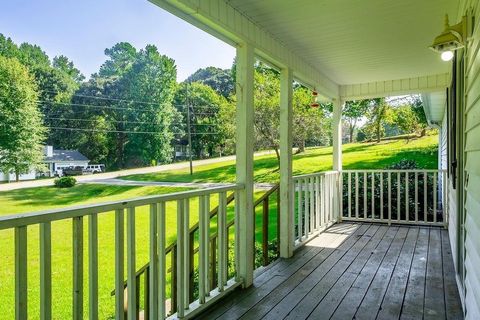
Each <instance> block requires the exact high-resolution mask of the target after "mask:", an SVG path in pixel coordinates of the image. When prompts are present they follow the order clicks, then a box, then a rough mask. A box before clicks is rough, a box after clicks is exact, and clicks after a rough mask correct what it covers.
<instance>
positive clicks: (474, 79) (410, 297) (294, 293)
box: [0, 0, 480, 320]
mask: <svg viewBox="0 0 480 320" xmlns="http://www.w3.org/2000/svg"><path fill="white" fill-rule="evenodd" d="M152 2H153V3H154V4H156V5H157V6H158V7H159V8H158V10H167V11H168V12H171V13H172V14H174V15H176V16H178V17H180V18H181V19H184V20H185V21H187V22H189V23H191V24H193V25H194V26H197V27H198V28H201V29H202V30H204V31H206V32H208V33H210V34H211V35H213V36H215V37H218V38H219V39H221V40H223V41H225V42H226V43H228V44H230V45H232V46H234V47H235V48H237V57H236V59H237V60H236V61H237V77H236V81H237V83H236V85H237V115H236V130H237V139H236V144H237V145H236V176H237V178H236V183H235V184H232V185H228V186H223V187H216V188H207V189H202V190H194V191H187V192H181V193H174V194H167V195H159V196H150V197H145V198H139V199H132V200H129V201H118V202H112V203H106V204H94V205H89V206H83V207H75V208H67V209H58V210H53V211H47V212H41V213H30V214H26V215H15V216H13V217H12V216H10V217H9V216H2V217H0V230H1V229H14V230H15V232H14V234H15V244H16V246H15V252H16V255H15V261H16V268H15V288H16V289H15V297H16V300H15V310H16V317H17V319H26V318H27V315H28V316H30V314H28V311H29V310H28V308H27V291H28V286H27V261H28V256H27V252H26V250H27V244H26V243H27V227H29V228H31V227H32V226H35V227H36V226H38V227H39V229H40V238H39V242H40V273H41V281H40V283H38V284H31V283H29V285H35V286H39V288H40V297H41V299H40V301H41V306H40V316H41V317H42V318H43V319H49V318H50V317H51V311H52V292H51V290H52V285H51V281H52V280H51V279H52V276H51V275H52V267H53V266H52V264H51V259H50V257H51V222H52V221H57V220H64V219H67V220H71V221H72V222H73V239H72V241H73V249H72V251H73V252H72V255H73V259H74V261H73V277H72V287H73V290H72V305H73V310H72V312H73V317H74V319H80V318H82V317H83V314H84V313H83V312H84V310H83V308H84V302H86V301H87V300H86V299H87V297H88V304H85V306H86V308H88V315H89V318H90V319H97V318H98V307H99V297H98V288H99V284H98V254H99V250H101V249H99V246H98V232H99V230H98V229H99V228H98V226H99V225H98V216H99V215H114V216H115V235H114V236H115V241H116V245H115V283H112V284H111V286H112V287H114V288H115V290H114V292H113V293H114V299H115V306H116V307H115V317H116V319H124V318H128V319H136V318H138V317H139V316H140V314H141V315H142V316H143V317H144V318H154V319H164V318H167V317H168V318H170V319H176V318H180V319H183V318H203V319H216V318H224V319H238V318H241V317H244V318H245V319H260V318H266V319H283V318H289V319H290V318H299V319H306V318H309V317H310V318H312V319H330V318H332V319H352V318H356V319H376V318H378V319H398V318H400V317H401V318H406V319H415V318H420V319H421V318H425V319H427V318H432V319H447V318H448V319H461V318H466V319H472V320H473V319H480V268H479V266H480V162H479V161H478V159H479V158H480V77H479V74H480V54H479V50H480V4H479V1H478V0H421V1H418V0H364V1H353V0H344V1H339V0H324V1H317V0H302V1H291V0H277V1H272V0H270V1H255V0H152ZM152 10H155V9H154V8H152ZM445 14H448V16H449V18H450V25H451V26H453V25H455V27H450V26H448V27H447V28H446V30H445V31H446V32H445V33H444V34H442V32H443V31H444V29H445V26H444V17H445ZM457 24H458V25H457ZM165 32H170V31H168V30H165ZM441 34H442V36H441V37H440V38H438V39H437V40H436V45H435V48H436V49H437V50H438V51H442V52H445V51H448V50H451V51H452V53H453V54H444V55H442V56H443V58H445V59H446V60H448V59H451V60H450V61H442V60H441V59H440V52H434V51H433V50H431V49H429V48H428V47H429V46H430V45H431V44H432V43H433V42H434V39H435V38H436V37H437V36H439V35H441ZM449 55H450V56H449ZM452 58H453V59H452ZM256 59H260V60H262V61H264V62H266V63H268V64H269V65H270V66H273V67H275V68H277V69H278V70H279V71H280V74H281V93H280V108H281V110H280V144H281V147H280V149H281V150H280V156H281V161H280V162H281V163H280V184H279V189H278V188H277V187H275V188H273V189H272V190H270V191H269V192H267V193H266V194H265V195H264V196H263V197H262V198H261V199H259V200H257V201H254V180H253V152H254V149H253V141H254V139H253V134H254V130H253V116H254V110H253V107H254V103H253V87H254V86H253V81H254V76H253V75H254V63H255V60H256ZM294 80H295V81H298V82H301V83H303V84H305V85H306V86H308V87H310V88H312V89H314V88H315V90H316V91H318V92H319V95H320V97H321V99H322V100H324V101H331V102H333V104H334V113H333V117H334V121H333V125H334V130H333V131H334V136H333V141H334V153H333V170H332V171H330V172H318V173H315V174H310V175H305V176H296V177H295V176H292V84H293V81H294ZM406 94H421V95H422V97H423V101H424V103H425V106H426V114H427V116H428V118H429V122H430V123H431V124H432V125H437V126H440V127H441V137H442V138H441V148H440V158H441V168H440V169H438V170H354V171H351V170H350V171H348V170H344V169H343V168H342V141H341V140H342V139H341V137H342V132H341V128H342V126H341V113H342V106H343V104H344V102H345V101H348V100H352V99H364V98H374V97H388V96H397V95H406ZM274 193H278V195H279V203H278V205H279V207H278V208H279V211H278V214H279V216H278V220H277V221H279V224H278V225H277V226H276V227H277V234H276V238H277V240H278V242H279V256H280V258H279V259H278V260H277V261H275V262H274V263H272V264H271V265H269V266H266V267H264V268H260V269H259V270H254V269H255V268H254V262H253V261H254V254H255V253H254V252H255V250H254V234H255V219H254V208H255V207H257V206H263V212H264V213H265V212H266V213H267V214H263V222H264V223H263V225H268V222H269V220H268V219H269V217H268V212H269V211H268V210H269V209H268V205H269V197H270V196H271V195H273V194H274ZM213 198H215V199H218V200H219V201H218V207H215V208H213V206H212V208H210V200H211V199H213ZM192 201H198V203H199V212H198V215H199V223H198V224H197V225H195V226H194V227H190V223H189V221H190V219H191V217H190V209H191V206H190V204H191V202H192ZM169 202H174V203H175V205H176V213H177V240H176V242H174V243H173V244H170V243H167V242H166V238H165V228H166V222H165V212H166V210H167V206H166V203H169ZM144 205H148V206H149V207H150V227H149V229H148V230H139V229H136V227H135V219H136V214H135V212H136V208H137V207H139V206H144ZM270 205H272V204H270ZM230 206H234V208H235V209H234V216H235V218H234V219H233V220H229V216H228V215H227V207H228V208H230ZM213 217H215V224H216V226H218V231H217V230H215V232H214V231H212V230H211V229H210V227H209V226H210V223H211V219H212V218H213ZM84 219H85V220H88V239H84V233H83V226H84V224H83V221H84ZM257 230H258V228H257ZM267 230H268V229H267ZM100 232H102V231H101V230H100ZM137 232H143V233H145V232H146V233H148V234H149V236H150V241H149V243H148V247H149V250H150V251H149V252H150V262H149V264H147V265H146V266H143V267H142V266H138V265H137V255H136V249H135V248H136V246H137V245H140V244H136V243H135V234H136V233H137ZM266 232H268V231H265V228H263V233H262V239H263V241H262V252H263V263H264V264H265V265H267V264H268V263H269V262H270V261H269V256H268V252H266V248H267V245H268V243H267V242H268V241H267V240H269V235H268V233H266ZM270 238H271V237H270ZM125 242H126V246H124V245H125ZM232 245H233V247H232ZM85 246H88V255H85V260H86V261H84V256H83V255H82V254H81V253H83V250H84V247H85ZM231 250H233V252H232V251H231ZM232 254H233V256H234V257H235V260H234V263H233V264H229V263H228V257H229V256H232ZM125 260H126V265H125V266H124V262H125ZM84 263H86V264H88V269H87V268H85V269H84ZM194 271H195V272H198V273H195V272H194ZM84 273H86V274H87V275H88V279H89V281H88V288H84V284H83V281H82V279H83V275H84ZM194 274H196V275H198V277H197V276H194ZM140 279H145V281H142V282H140ZM168 283H169V284H170V285H171V288H170V290H167V284H168ZM125 288H126V289H125ZM139 288H143V290H144V294H142V295H140V294H139V290H140V289H139ZM124 290H125V291H124ZM140 296H144V297H145V302H144V303H143V304H139V297H140ZM140 305H142V306H143V307H140ZM140 309H142V310H140ZM85 311H87V310H85ZM32 316H34V317H37V316H38V315H36V314H35V315H32Z"/></svg>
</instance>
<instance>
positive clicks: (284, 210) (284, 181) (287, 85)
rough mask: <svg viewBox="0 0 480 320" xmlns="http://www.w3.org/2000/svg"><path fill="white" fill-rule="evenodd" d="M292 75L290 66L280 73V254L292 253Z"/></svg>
mask: <svg viewBox="0 0 480 320" xmlns="http://www.w3.org/2000/svg"><path fill="white" fill-rule="evenodd" d="M292 83H293V76H292V70H291V69H290V68H285V69H283V70H282V71H281V73H280V221H281V223H280V221H278V222H277V223H280V235H279V240H280V243H279V244H280V256H281V257H283V258H288V257H291V256H292V255H293V194H294V192H293V181H292V121H293V119H292V118H293V106H292V96H293V86H292Z"/></svg>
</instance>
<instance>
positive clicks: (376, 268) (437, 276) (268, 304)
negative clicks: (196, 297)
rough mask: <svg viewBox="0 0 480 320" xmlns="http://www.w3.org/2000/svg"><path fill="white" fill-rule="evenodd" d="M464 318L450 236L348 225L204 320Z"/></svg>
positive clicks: (275, 268) (329, 232)
mask: <svg viewBox="0 0 480 320" xmlns="http://www.w3.org/2000/svg"><path fill="white" fill-rule="evenodd" d="M422 317H424V318H435V319H462V317H463V313H462V309H461V304H460V299H459V296H458V290H457V287H456V281H455V272H454V269H453V261H452V257H451V252H450V247H449V240H448V232H447V231H446V230H442V229H439V228H423V227H415V226H390V227H389V226H385V225H375V224H373V225H372V224H352V223H342V224H338V225H335V226H333V227H332V228H330V229H329V230H327V233H325V234H322V235H321V236H320V237H318V238H317V239H314V240H313V241H312V242H310V243H309V244H308V245H307V246H305V247H303V248H301V249H299V250H298V251H297V252H296V254H295V255H294V256H293V257H292V258H290V259H281V260H279V261H277V262H275V263H274V264H273V265H271V266H269V267H267V268H266V269H264V270H262V271H261V272H260V273H258V274H257V277H256V278H255V281H254V286H253V287H251V288H248V289H245V290H237V291H235V292H233V293H232V294H231V295H229V296H227V297H226V298H224V299H223V301H222V302H221V303H219V304H217V305H215V306H213V307H212V308H211V309H210V310H207V311H206V312H205V313H204V314H202V315H201V316H200V317H199V318H201V319H240V318H242V319H252V320H253V319H275V320H278V319H307V318H309V319H399V318H401V319H418V318H420V319H421V318H422Z"/></svg>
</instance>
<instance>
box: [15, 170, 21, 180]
mask: <svg viewBox="0 0 480 320" xmlns="http://www.w3.org/2000/svg"><path fill="white" fill-rule="evenodd" d="M18 181H20V171H19V170H18V169H17V168H15V182H18Z"/></svg>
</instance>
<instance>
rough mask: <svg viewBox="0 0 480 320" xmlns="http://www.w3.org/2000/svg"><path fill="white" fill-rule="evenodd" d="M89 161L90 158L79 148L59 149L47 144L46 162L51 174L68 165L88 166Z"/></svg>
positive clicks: (48, 171)
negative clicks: (78, 149)
mask: <svg viewBox="0 0 480 320" xmlns="http://www.w3.org/2000/svg"><path fill="white" fill-rule="evenodd" d="M89 162H90V160H89V159H88V158H87V157H85V156H84V155H83V154H81V153H80V152H79V151H77V150H57V149H53V146H45V164H46V166H47V169H48V170H47V173H49V174H50V176H53V175H54V174H55V172H57V171H59V170H62V169H64V168H68V167H83V168H86V167H87V166H88V163H89Z"/></svg>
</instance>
